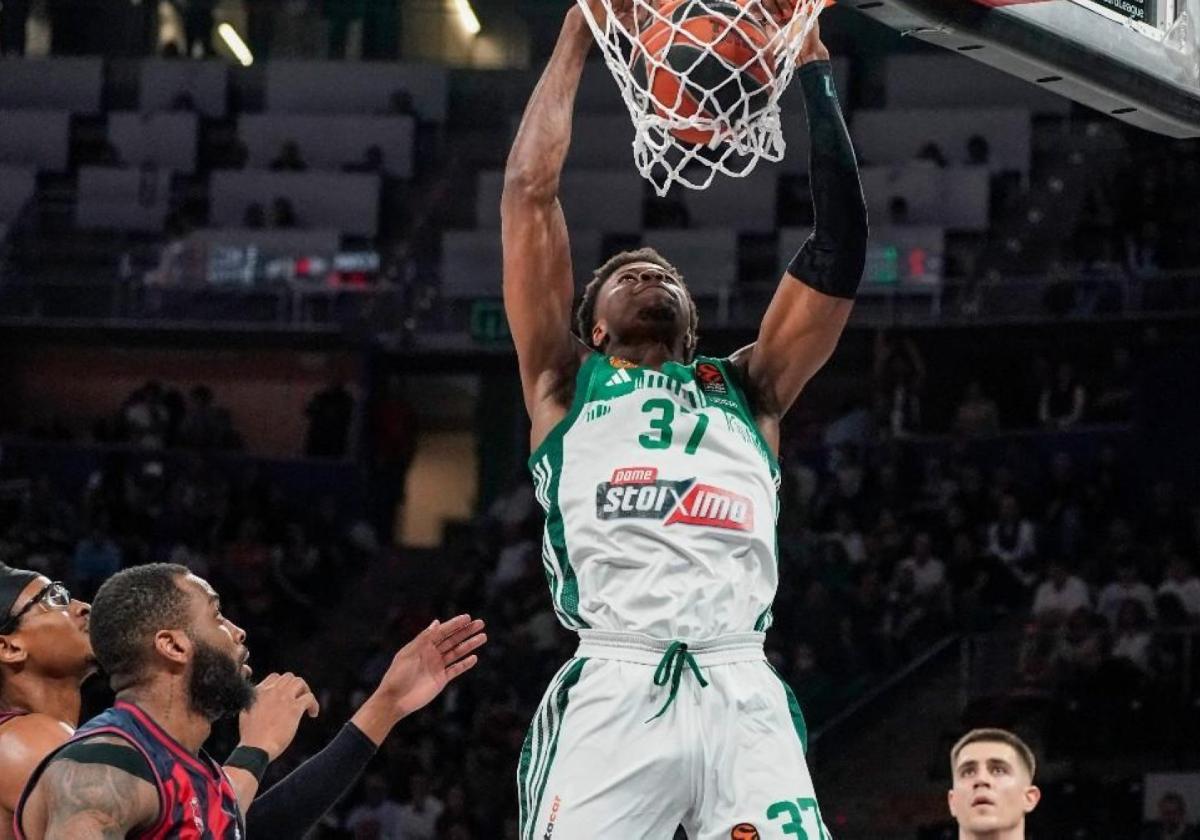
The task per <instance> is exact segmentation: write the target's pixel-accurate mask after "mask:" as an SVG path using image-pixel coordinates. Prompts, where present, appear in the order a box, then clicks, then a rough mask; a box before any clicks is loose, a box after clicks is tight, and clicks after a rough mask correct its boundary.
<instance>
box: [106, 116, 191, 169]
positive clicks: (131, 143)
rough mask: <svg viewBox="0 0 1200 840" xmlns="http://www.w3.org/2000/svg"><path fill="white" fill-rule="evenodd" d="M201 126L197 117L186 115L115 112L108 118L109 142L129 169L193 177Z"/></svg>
mask: <svg viewBox="0 0 1200 840" xmlns="http://www.w3.org/2000/svg"><path fill="white" fill-rule="evenodd" d="M198 126H199V118H198V117H197V116H196V114H194V113H189V112H185V111H174V112H164V111H141V112H134V111H114V112H112V113H110V114H109V115H108V141H109V142H110V143H112V145H113V148H115V149H116V151H117V156H118V157H119V158H120V160H121V162H122V163H124V164H126V165H129V166H142V165H149V166H161V167H163V168H165V169H169V170H171V171H172V172H184V173H191V172H194V171H195V170H196V144H197V131H198Z"/></svg>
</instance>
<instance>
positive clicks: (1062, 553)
mask: <svg viewBox="0 0 1200 840" xmlns="http://www.w3.org/2000/svg"><path fill="white" fill-rule="evenodd" d="M1045 495H1046V504H1045V506H1044V507H1043V509H1042V548H1043V550H1045V551H1047V552H1048V553H1051V554H1056V555H1058V556H1059V557H1064V558H1067V559H1070V560H1074V559H1077V558H1078V557H1079V553H1080V550H1081V546H1082V543H1083V539H1084V533H1083V528H1084V523H1083V519H1084V499H1083V493H1082V491H1081V488H1080V486H1079V482H1078V481H1076V479H1075V467H1074V463H1073V462H1072V460H1071V456H1070V455H1069V454H1068V453H1066V452H1056V453H1054V457H1053V459H1052V460H1051V463H1050V477H1049V481H1048V482H1047V487H1046V493H1045Z"/></svg>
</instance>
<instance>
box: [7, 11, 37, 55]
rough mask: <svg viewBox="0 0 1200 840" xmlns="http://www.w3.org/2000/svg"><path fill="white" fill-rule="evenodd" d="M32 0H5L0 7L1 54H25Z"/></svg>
mask: <svg viewBox="0 0 1200 840" xmlns="http://www.w3.org/2000/svg"><path fill="white" fill-rule="evenodd" d="M32 7H33V3H32V2H31V0H4V5H3V7H0V55H8V56H23V55H25V26H26V24H27V23H28V22H29V11H30V9H31V8H32Z"/></svg>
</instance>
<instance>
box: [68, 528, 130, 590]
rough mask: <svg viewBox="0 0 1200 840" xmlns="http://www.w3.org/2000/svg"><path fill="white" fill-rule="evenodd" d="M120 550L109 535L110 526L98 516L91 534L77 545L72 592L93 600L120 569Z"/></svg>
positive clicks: (72, 571)
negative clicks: (103, 585) (102, 585)
mask: <svg viewBox="0 0 1200 840" xmlns="http://www.w3.org/2000/svg"><path fill="white" fill-rule="evenodd" d="M121 560H122V558H121V549H120V548H118V547H117V544H116V543H115V542H113V540H112V538H111V537H109V535H108V528H107V523H106V522H105V521H104V518H103V517H97V518H96V523H95V524H94V525H93V526H92V530H91V532H90V533H89V534H88V535H87V536H86V537H84V538H83V539H81V540H80V541H79V542H78V544H76V546H75V554H74V555H73V556H72V558H71V591H72V592H75V593H76V597H78V598H79V599H80V600H84V601H90V600H91V599H92V596H93V595H95V594H96V590H97V589H99V588H100V584H102V583H103V582H104V581H106V580H107V579H108V578H110V577H112V576H113V575H115V574H116V573H117V572H119V571H120V570H121V565H122V563H121Z"/></svg>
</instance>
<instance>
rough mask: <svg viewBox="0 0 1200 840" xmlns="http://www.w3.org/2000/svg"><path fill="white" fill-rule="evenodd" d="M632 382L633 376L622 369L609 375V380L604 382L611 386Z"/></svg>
mask: <svg viewBox="0 0 1200 840" xmlns="http://www.w3.org/2000/svg"><path fill="white" fill-rule="evenodd" d="M632 383H633V377H632V376H630V375H629V372H628V371H626V370H624V369H621V370H618V371H617V372H616V373H614V374H613V375H612V376H610V377H608V381H606V382H605V383H604V384H605V385H607V386H608V387H610V388H615V387H617V386H618V385H629V384H632Z"/></svg>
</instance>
